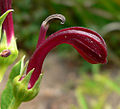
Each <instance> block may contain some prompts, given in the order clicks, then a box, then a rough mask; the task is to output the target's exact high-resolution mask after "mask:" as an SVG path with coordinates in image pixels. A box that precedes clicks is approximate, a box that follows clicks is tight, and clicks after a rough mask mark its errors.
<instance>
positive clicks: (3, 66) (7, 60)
mask: <svg viewBox="0 0 120 109" xmlns="http://www.w3.org/2000/svg"><path fill="white" fill-rule="evenodd" d="M11 11H13V9H10V10H8V11H6V12H5V13H4V14H3V15H2V16H1V17H0V39H1V35H2V39H1V41H0V53H1V52H2V51H3V50H10V51H11V54H10V55H9V56H8V57H1V56H0V82H1V80H2V78H3V76H4V73H5V72H6V70H7V68H8V66H9V65H11V64H12V63H13V62H14V61H15V59H16V58H17V56H18V49H17V45H16V39H15V37H14V36H13V37H12V39H11V43H10V44H9V46H8V45H7V37H6V33H5V31H4V33H3V34H1V31H2V23H3V21H4V20H5V18H6V16H7V15H8V13H10V12H11Z"/></svg>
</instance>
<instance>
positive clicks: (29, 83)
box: [10, 14, 107, 103]
mask: <svg viewBox="0 0 120 109" xmlns="http://www.w3.org/2000/svg"><path fill="white" fill-rule="evenodd" d="M54 19H57V20H61V23H64V22H65V17H64V16H63V15H61V14H54V15H51V16H49V17H48V18H46V19H45V21H43V23H42V25H41V28H40V35H39V39H38V43H37V46H36V50H35V52H34V53H33V55H32V57H31V58H30V60H29V62H27V63H26V64H25V66H24V67H23V63H24V57H23V58H22V61H20V62H19V63H21V64H19V63H18V64H16V66H14V68H15V69H17V70H15V69H14V68H13V69H14V70H12V73H13V74H12V73H11V75H15V74H16V75H17V76H15V77H14V79H13V81H12V84H13V94H14V97H15V99H16V100H19V101H20V103H21V102H24V101H29V100H31V99H33V98H34V97H35V96H36V95H37V94H38V92H39V89H40V85H39V84H40V82H41V79H42V76H43V74H42V73H41V70H42V65H43V62H44V59H45V57H46V55H47V54H48V53H49V52H50V51H51V50H52V49H53V48H54V47H56V46H57V45H60V44H63V43H66V44H70V45H72V46H73V47H74V48H75V49H76V50H77V51H78V52H79V53H80V55H81V56H82V57H83V58H84V59H85V60H86V61H88V62H90V63H92V64H98V63H102V64H104V63H106V62H107V59H106V57H107V48H106V44H105V42H104V40H103V38H102V37H101V36H100V35H99V34H98V33H96V32H94V31H92V30H90V29H87V28H83V27H70V28H66V29H62V30H59V31H57V32H55V33H53V34H52V35H50V36H49V37H48V38H47V39H45V36H46V32H47V30H48V27H49V24H50V22H51V21H53V20H54ZM14 71H15V72H16V73H15V72H14ZM18 72H19V73H18ZM24 72H26V75H23V74H24ZM14 73H15V74H14ZM10 77H13V76H10Z"/></svg>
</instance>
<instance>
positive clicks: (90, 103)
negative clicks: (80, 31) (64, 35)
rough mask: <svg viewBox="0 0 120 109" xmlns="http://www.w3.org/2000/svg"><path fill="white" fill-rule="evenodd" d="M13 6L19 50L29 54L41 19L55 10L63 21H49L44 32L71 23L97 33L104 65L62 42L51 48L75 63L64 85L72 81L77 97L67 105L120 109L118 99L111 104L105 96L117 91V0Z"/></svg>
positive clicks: (29, 0)
mask: <svg viewBox="0 0 120 109" xmlns="http://www.w3.org/2000/svg"><path fill="white" fill-rule="evenodd" d="M13 8H14V10H15V12H14V14H13V15H14V22H15V35H16V38H17V43H18V47H19V50H20V51H21V52H20V54H22V53H23V52H24V53H26V55H27V56H31V55H32V53H33V51H34V49H35V46H36V43H37V40H38V36H39V29H40V25H41V23H42V21H43V20H44V19H45V18H46V17H47V16H49V15H51V14H55V13H60V14H63V15H64V16H65V17H66V22H65V24H64V25H60V23H59V22H56V23H52V24H51V26H50V28H49V30H48V32H47V36H48V35H50V34H52V33H53V32H55V31H57V30H60V29H62V28H66V27H72V26H82V27H87V28H90V29H93V30H95V31H97V32H98V33H99V34H101V36H102V37H103V38H104V39H105V41H106V44H107V47H108V63H107V64H106V65H91V64H89V63H87V62H86V61H84V60H83V59H82V58H81V56H80V55H79V54H78V53H76V51H75V50H74V49H73V48H72V47H71V46H69V45H66V44H62V45H60V46H58V47H57V48H56V49H54V50H53V51H52V52H54V53H56V54H58V55H59V56H60V58H61V59H62V60H70V63H72V64H73V65H74V66H77V72H76V75H77V78H76V82H73V83H70V85H69V87H68V88H71V87H72V85H71V84H74V86H75V87H74V88H73V89H72V90H74V93H75V96H76V100H77V105H75V104H73V105H71V107H70V108H71V109H120V105H119V103H120V102H118V103H117V104H116V105H115V106H113V107H112V106H110V105H111V103H110V102H108V100H107V99H108V97H109V96H110V95H111V94H113V93H115V94H117V95H118V96H119V95H120V74H119V73H120V0H14V1H13ZM71 57H72V58H71ZM66 63H67V62H66ZM48 72H49V71H48ZM68 73H69V72H68ZM53 84H54V83H53Z"/></svg>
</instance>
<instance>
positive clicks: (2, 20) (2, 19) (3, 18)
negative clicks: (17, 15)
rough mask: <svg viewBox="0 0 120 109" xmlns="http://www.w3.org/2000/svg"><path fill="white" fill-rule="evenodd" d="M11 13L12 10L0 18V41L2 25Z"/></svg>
mask: <svg viewBox="0 0 120 109" xmlns="http://www.w3.org/2000/svg"><path fill="white" fill-rule="evenodd" d="M12 11H14V10H13V9H9V10H7V11H6V12H5V13H4V14H3V15H2V16H0V39H1V31H2V24H3V22H4V20H5V18H6V17H7V15H8V14H9V13H10V12H12Z"/></svg>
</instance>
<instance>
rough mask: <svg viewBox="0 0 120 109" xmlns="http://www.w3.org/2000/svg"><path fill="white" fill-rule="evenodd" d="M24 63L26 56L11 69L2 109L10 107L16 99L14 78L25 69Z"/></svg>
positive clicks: (2, 99) (3, 93) (2, 96)
mask: <svg viewBox="0 0 120 109" xmlns="http://www.w3.org/2000/svg"><path fill="white" fill-rule="evenodd" d="M23 63H24V57H23V58H22V59H21V60H20V61H19V62H18V63H17V64H15V65H14V66H13V68H12V70H11V73H10V76H9V79H8V82H7V85H6V88H5V89H4V90H3V92H2V95H1V109H8V107H9V105H10V104H11V102H12V100H13V99H14V96H13V84H12V83H13V79H14V78H15V77H16V76H18V75H19V74H20V71H21V70H23Z"/></svg>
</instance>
